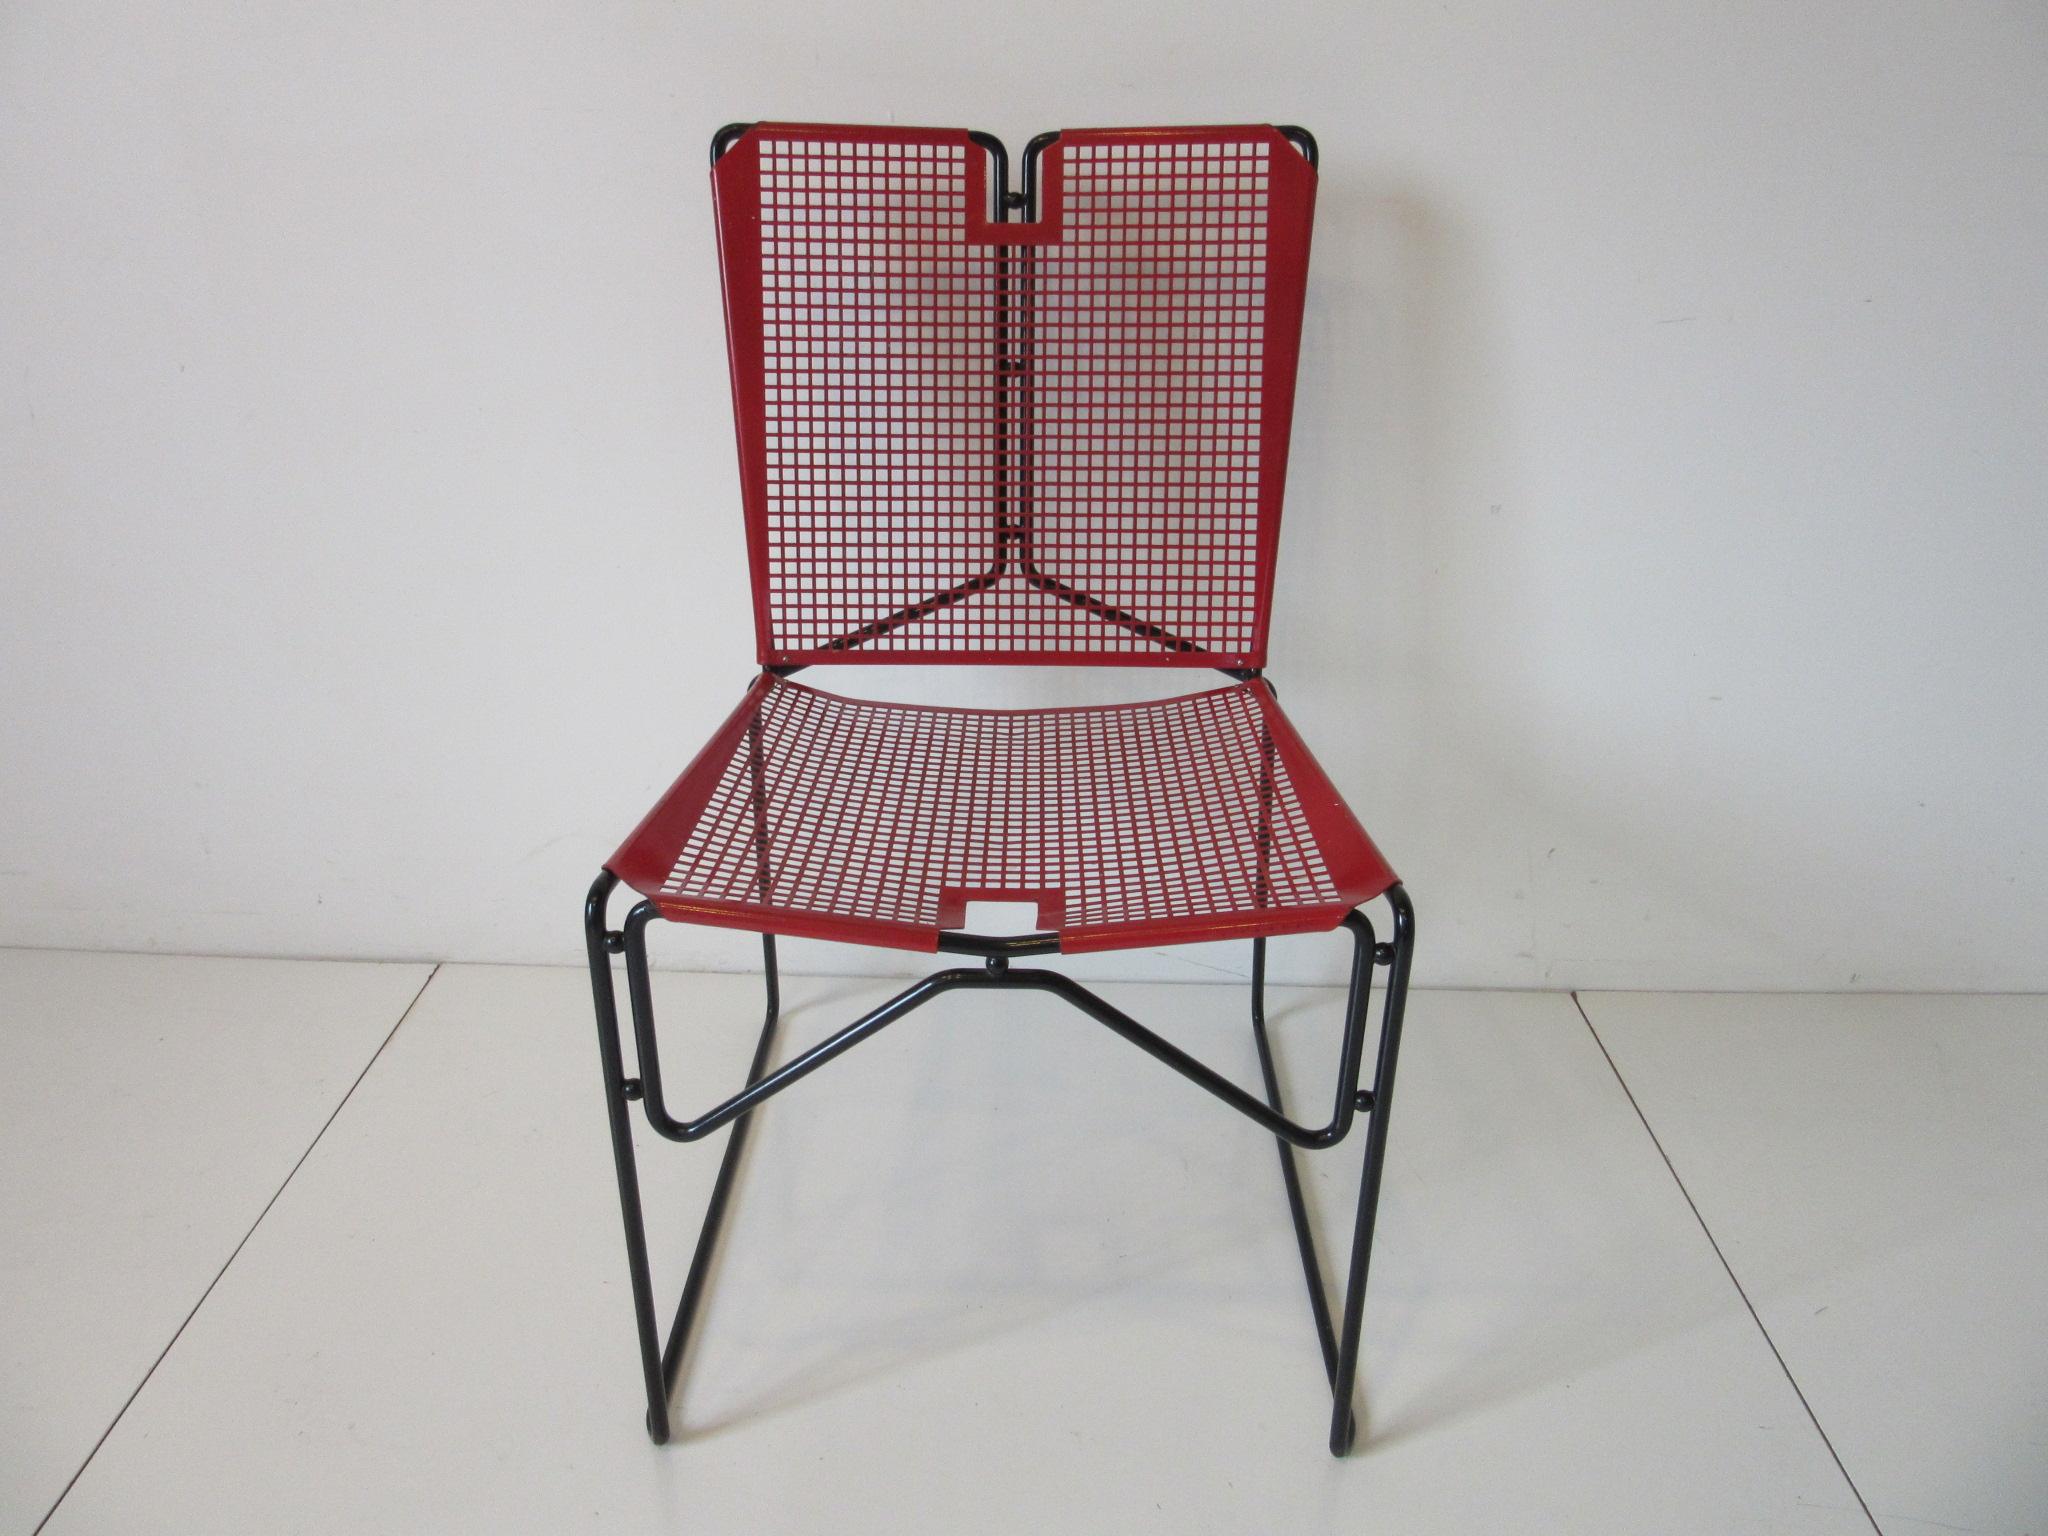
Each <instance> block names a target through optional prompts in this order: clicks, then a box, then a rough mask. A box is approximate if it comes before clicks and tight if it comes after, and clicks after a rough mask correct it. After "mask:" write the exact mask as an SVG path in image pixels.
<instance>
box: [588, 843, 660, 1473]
mask: <svg viewBox="0 0 2048 1536" xmlns="http://www.w3.org/2000/svg"><path fill="white" fill-rule="evenodd" d="M617 884H618V877H617V876H615V875H613V874H612V873H611V872H610V871H609V870H607V871H605V872H604V873H603V874H601V875H599V876H598V878H597V883H596V884H595V885H593V886H591V888H590V895H589V896H588V898H586V900H585V901H584V904H583V936H584V942H585V945H586V947H587V948H588V949H589V951H590V991H591V1001H592V1003H593V1004H594V1006H595V1008H596V1010H597V1051H598V1057H599V1059H600V1061H601V1062H602V1064H603V1068H604V1100H605V1113H606V1115H607V1116H608V1117H609V1118H610V1120H611V1131H612V1163H613V1165H614V1166H615V1167H616V1169H617V1171H618V1175H619V1207H620V1212H621V1214H622V1215H623V1216H624V1218H625V1223H626V1266H627V1269H628V1271H629V1272H630V1275H631V1279H632V1282H633V1323H634V1327H635V1329H636V1330H637V1331H638V1333H639V1337H640V1369H641V1374H642V1376H643V1377H644V1378H645V1382H646V1387H647V1433H648V1435H649V1436H650V1437H652V1439H653V1440H654V1443H655V1444H656V1445H660V1444H662V1443H664V1442H665V1441H666V1440H667V1439H668V1388H667V1381H666V1378H665V1377H664V1375H663V1373H662V1363H661V1339H660V1336H659V1335H658V1334H657V1333H656V1332H655V1331H654V1282H653V1280H652V1279H651V1277H650V1276H649V1274H648V1269H647V1227H646V1223H645V1222H644V1220H643V1219H642V1217H641V1211H640V1174H639V1170H638V1168H637V1166H636V1165H635V1163H634V1161H633V1125H632V1121H631V1120H630V1119H629V1118H628V1110H627V1105H628V1103H629V1102H630V1090H629V1088H628V1085H627V1082H626V1068H625V1062H624V1058H623V1057H622V1056H621V1054H620V1050H619V1008H618V1001H617V997H616V995H615V994H614V992H613V989H612V962H611V947H610V943H609V939H608V936H607V932H606V929H605V903H606V902H607V901H608V900H609V899H610V897H611V893H612V889H613V887H614V886H616V885H617Z"/></svg>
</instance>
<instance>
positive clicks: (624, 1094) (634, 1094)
mask: <svg viewBox="0 0 2048 1536" xmlns="http://www.w3.org/2000/svg"><path fill="white" fill-rule="evenodd" d="M646 1092H647V1089H646V1086H645V1085H644V1084H643V1083H642V1082H641V1081H640V1079H639V1078H637V1077H629V1078H627V1079H626V1080H625V1081H624V1082H622V1083H620V1084H619V1097H620V1098H622V1099H637V1098H641V1097H643V1096H644V1095H645V1094H646Z"/></svg>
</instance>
